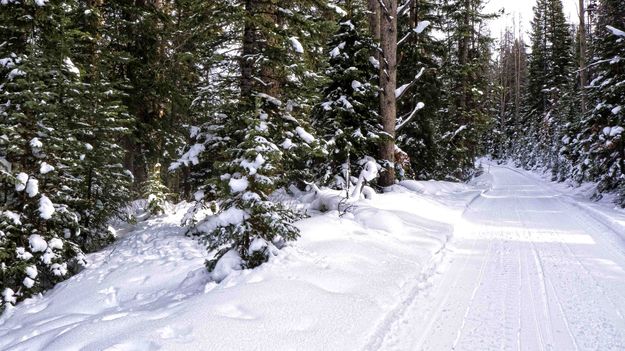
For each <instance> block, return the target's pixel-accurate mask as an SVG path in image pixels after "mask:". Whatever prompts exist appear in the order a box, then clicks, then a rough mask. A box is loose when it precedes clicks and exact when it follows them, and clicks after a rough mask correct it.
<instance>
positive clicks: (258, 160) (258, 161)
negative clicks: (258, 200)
mask: <svg viewBox="0 0 625 351" xmlns="http://www.w3.org/2000/svg"><path fill="white" fill-rule="evenodd" d="M264 164H265V158H264V157H263V155H261V154H257V155H256V157H255V158H254V161H249V160H248V159H243V160H242V161H241V164H240V165H241V167H243V168H245V169H247V170H248V172H249V173H250V175H254V174H256V173H257V172H258V169H259V168H260V167H261V166H262V165H264Z"/></svg>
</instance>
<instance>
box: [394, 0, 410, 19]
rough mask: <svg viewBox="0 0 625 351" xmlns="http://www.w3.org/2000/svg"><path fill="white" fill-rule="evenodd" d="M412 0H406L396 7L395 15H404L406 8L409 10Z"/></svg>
mask: <svg viewBox="0 0 625 351" xmlns="http://www.w3.org/2000/svg"><path fill="white" fill-rule="evenodd" d="M413 2H414V0H408V1H406V2H405V3H404V4H402V5H401V6H399V8H398V9H397V17H401V16H403V15H405V14H406V13H407V12H408V10H410V5H411V4H412V3H413Z"/></svg>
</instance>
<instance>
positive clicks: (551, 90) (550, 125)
mask: <svg viewBox="0 0 625 351" xmlns="http://www.w3.org/2000/svg"><path fill="white" fill-rule="evenodd" d="M572 44H573V41H572V35H571V32H570V30H569V26H568V25H567V24H566V21H565V17H564V13H563V8H562V2H561V0H539V1H538V2H537V3H536V6H535V7H534V20H533V21H532V54H531V56H530V62H529V84H528V95H527V98H526V108H527V109H528V110H527V111H526V113H525V121H524V122H525V123H524V124H525V125H526V126H527V127H526V129H525V130H524V133H523V139H521V143H522V144H523V145H526V148H525V149H522V150H520V155H521V161H522V164H523V165H525V166H526V167H534V166H543V167H548V168H552V169H553V170H554V172H556V173H557V172H558V171H557V168H558V167H559V166H558V162H559V161H558V160H559V150H558V145H557V144H558V143H559V141H561V140H562V137H563V136H564V134H563V133H562V127H563V126H566V125H567V123H568V122H569V121H568V118H567V115H566V114H565V113H563V112H564V111H565V108H564V107H563V106H562V105H561V101H560V98H561V97H562V96H567V94H572V93H573V92H572V84H571V81H572V68H573V58H572V48H573V46H572ZM532 145H533V146H532Z"/></svg>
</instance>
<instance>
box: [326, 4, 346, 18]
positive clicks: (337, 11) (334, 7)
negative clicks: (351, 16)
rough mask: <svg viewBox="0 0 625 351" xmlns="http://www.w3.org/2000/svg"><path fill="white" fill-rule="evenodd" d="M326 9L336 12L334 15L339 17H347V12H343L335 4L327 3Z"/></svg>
mask: <svg viewBox="0 0 625 351" xmlns="http://www.w3.org/2000/svg"><path fill="white" fill-rule="evenodd" d="M328 7H329V8H331V9H334V11H336V13H337V14H338V15H339V16H341V17H344V16H347V11H345V10H343V9H342V8H340V7H339V6H338V5H336V4H332V3H329V4H328Z"/></svg>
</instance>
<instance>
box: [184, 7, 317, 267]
mask: <svg viewBox="0 0 625 351" xmlns="http://www.w3.org/2000/svg"><path fill="white" fill-rule="evenodd" d="M241 5H242V6H239V7H236V6H235V7H234V8H233V13H236V15H235V16H234V17H235V18H238V19H239V20H240V21H239V22H238V23H242V24H243V26H242V27H241V26H238V25H237V24H235V25H233V26H232V31H234V32H233V33H232V34H231V37H232V38H235V40H240V42H242V50H241V56H240V57H236V59H237V60H238V63H239V65H240V66H239V67H240V73H241V76H240V79H239V81H238V82H236V83H237V84H235V86H234V87H233V86H227V85H226V87H225V88H226V89H227V90H228V91H230V92H236V91H238V93H239V96H238V97H235V96H233V95H231V96H230V99H229V101H226V102H222V103H221V104H220V110H221V111H217V112H216V113H214V114H212V115H211V116H209V120H208V121H207V122H206V123H205V124H203V126H202V128H201V129H200V130H197V131H196V132H194V133H195V135H196V139H197V143H196V144H195V146H194V147H192V148H190V149H189V150H188V151H187V152H186V153H185V154H184V155H183V157H182V158H181V159H180V161H179V162H178V163H177V164H174V168H175V167H176V166H177V165H181V164H188V163H195V164H200V163H201V162H200V159H209V158H210V161H208V162H209V163H211V164H212V165H213V167H214V171H213V172H211V174H212V175H213V176H212V177H211V178H210V179H209V180H208V181H207V183H206V184H205V185H204V186H202V188H201V189H200V190H199V191H198V192H196V193H195V199H196V200H197V204H196V206H195V207H194V210H193V211H192V212H191V213H190V216H189V217H188V218H187V219H186V222H187V223H190V224H191V232H192V233H194V234H197V235H199V236H200V239H201V240H202V241H204V242H205V243H206V245H207V248H208V250H209V251H215V256H214V259H211V260H210V261H208V262H207V267H208V268H209V270H211V271H216V272H217V273H216V274H217V275H215V276H214V278H215V279H219V277H218V272H219V271H220V268H219V267H220V266H219V262H220V261H219V260H220V258H222V257H224V255H228V256H227V257H231V256H232V255H236V256H237V257H238V258H239V259H240V260H241V261H240V264H239V265H238V266H239V268H251V267H255V266H257V265H259V264H261V263H263V262H265V261H266V260H267V259H269V257H270V256H271V255H272V254H273V253H274V252H275V249H276V248H277V247H280V246H282V245H283V243H284V242H285V241H289V240H294V239H295V238H297V236H298V230H297V228H296V227H294V226H293V225H292V224H291V223H292V222H293V220H294V219H295V218H296V217H297V214H296V213H295V212H293V210H292V209H289V208H287V207H285V206H283V205H281V204H280V203H279V202H277V201H275V200H274V199H273V198H272V197H271V196H272V194H274V193H275V192H276V191H277V190H278V189H279V188H281V187H285V186H287V185H289V184H292V183H304V181H306V180H312V177H313V175H314V173H313V171H312V169H311V168H312V167H311V165H312V159H313V156H314V155H315V154H316V155H320V153H322V152H323V150H322V148H321V145H320V143H319V141H317V140H316V138H315V137H314V136H313V135H311V134H310V133H309V132H308V130H309V123H308V121H307V116H308V115H309V114H310V108H311V107H312V103H313V101H314V100H315V91H316V87H317V85H318V84H317V83H316V81H317V80H318V77H319V75H318V74H316V72H315V68H317V67H320V66H322V63H323V62H320V61H319V59H318V58H319V56H320V55H319V54H321V53H322V50H323V45H322V36H320V35H319V33H321V32H322V31H323V29H324V27H327V26H324V24H325V23H326V22H325V21H324V18H325V15H323V11H325V10H327V7H326V6H325V4H324V3H323V2H318V1H309V0H301V1H296V2H288V3H287V2H284V3H282V2H280V4H279V5H280V6H278V4H276V3H273V2H257V1H251V0H246V1H243V2H242V4H241ZM326 29H327V28H326ZM228 83H232V81H225V84H228ZM209 151H216V153H215V154H212V155H208V154H207V152H209ZM202 208H209V209H211V210H213V212H214V213H215V215H213V216H209V217H207V218H206V219H201V218H200V219H196V218H194V217H193V215H194V214H196V213H198V211H199V210H200V209H202ZM197 220H199V222H198V221H197Z"/></svg>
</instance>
